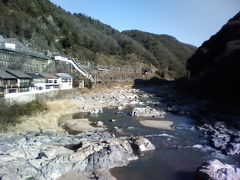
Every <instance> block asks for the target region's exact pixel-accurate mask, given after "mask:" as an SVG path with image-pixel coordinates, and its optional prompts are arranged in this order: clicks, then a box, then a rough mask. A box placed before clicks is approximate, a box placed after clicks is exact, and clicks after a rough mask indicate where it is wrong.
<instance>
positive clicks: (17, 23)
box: [0, 0, 195, 78]
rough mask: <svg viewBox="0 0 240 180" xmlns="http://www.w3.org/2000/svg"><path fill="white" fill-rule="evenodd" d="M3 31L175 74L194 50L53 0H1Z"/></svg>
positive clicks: (72, 52)
mask: <svg viewBox="0 0 240 180" xmlns="http://www.w3.org/2000/svg"><path fill="white" fill-rule="evenodd" d="M0 34H1V35H3V36H4V37H11V38H17V39H19V40H20V41H22V42H23V43H25V44H28V45H29V46H33V47H37V48H39V49H44V50H50V51H52V52H60V53H62V54H66V55H69V56H72V57H76V58H78V59H79V60H80V61H81V62H86V61H90V62H91V63H92V64H100V65H110V64H112V65H115V66H122V65H126V64H127V65H128V64H129V65H132V66H134V65H136V64H137V63H139V62H144V63H146V64H149V65H153V66H155V67H156V68H158V69H159V74H160V75H161V76H163V77H164V76H168V77H169V76H170V77H173V78H176V77H179V76H182V75H183V74H184V72H185V63H186V60H187V59H188V58H189V57H190V56H191V55H192V54H193V52H194V50H195V48H194V47H193V46H189V45H186V44H183V43H180V42H178V41H177V40H176V39H175V38H173V37H171V36H167V35H160V36H158V35H154V34H149V33H144V32H139V31H127V32H124V33H121V32H119V31H117V30H115V29H113V28H112V27H110V26H108V25H105V24H103V23H101V22H100V21H98V20H95V19H92V18H91V17H88V16H85V15H83V14H71V13H69V12H66V11H65V10H63V9H62V8H60V7H57V6H55V5H54V4H52V3H51V2H50V1H48V0H2V1H0ZM134 34H136V36H134ZM136 37H137V38H136Z"/></svg>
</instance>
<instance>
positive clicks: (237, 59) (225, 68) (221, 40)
mask: <svg viewBox="0 0 240 180" xmlns="http://www.w3.org/2000/svg"><path fill="white" fill-rule="evenodd" d="M187 70H188V71H189V72H190V79H191V83H192V84H191V90H192V91H194V92H196V93H198V94H199V95H203V96H206V97H211V98H215V99H218V100H224V101H232V102H234V101H235V102H237V101H239V100H240V96H239V95H238V93H239V92H240V84H239V78H240V12H239V13H238V14H237V15H235V16H234V17H233V18H232V19H230V20H229V21H228V23H227V24H226V25H224V26H223V27H222V29H221V30H220V31H219V32H218V33H217V34H216V35H214V36H212V37H211V38H210V39H209V40H208V41H206V42H204V43H203V44H202V46H201V47H200V48H199V49H198V50H197V51H196V53H195V54H194V55H193V56H192V57H191V58H190V59H189V60H188V62H187Z"/></svg>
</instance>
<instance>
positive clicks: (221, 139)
mask: <svg viewBox="0 0 240 180" xmlns="http://www.w3.org/2000/svg"><path fill="white" fill-rule="evenodd" d="M229 141H230V136H229V135H226V134H215V135H212V138H211V142H212V145H213V147H215V148H217V149H222V150H223V149H226V145H227V143H228V142H229Z"/></svg>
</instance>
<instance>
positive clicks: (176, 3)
mask: <svg viewBox="0 0 240 180" xmlns="http://www.w3.org/2000/svg"><path fill="white" fill-rule="evenodd" d="M50 1H52V2H53V3H55V4H57V5H59V6H61V7H62V8H63V9H65V10H66V11H70V12H72V13H83V14H86V15H88V16H91V17H92V18H94V19H98V20H100V21H101V22H103V23H104V24H108V25H110V26H112V27H113V28H115V29H117V30H119V31H123V30H131V29H138V30H142V31H147V32H152V33H156V34H168V35H172V36H174V37H176V38H177V39H178V40H180V41H182V42H185V43H189V44H193V45H195V46H200V45H201V44H202V43H203V42H204V41H205V40H208V39H209V38H210V36H211V35H214V34H215V33H216V32H217V31H218V30H219V29H220V28H221V27H222V26H223V25H224V24H225V23H226V22H227V21H228V19H229V18H231V17H233V16H234V15H235V14H236V13H237V12H239V11H240V0H50Z"/></svg>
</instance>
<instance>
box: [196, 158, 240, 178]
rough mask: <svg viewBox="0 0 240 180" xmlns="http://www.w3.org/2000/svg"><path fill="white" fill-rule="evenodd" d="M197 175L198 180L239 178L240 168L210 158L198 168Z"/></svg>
mask: <svg viewBox="0 0 240 180" xmlns="http://www.w3.org/2000/svg"><path fill="white" fill-rule="evenodd" d="M196 177H197V179H198V180H239V179H240V169H239V168H237V167H236V166H232V165H229V164H224V163H221V162H220V161H218V160H210V161H207V162H205V163H203V164H202V165H201V166H200V167H199V168H198V169H197V172H196Z"/></svg>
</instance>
